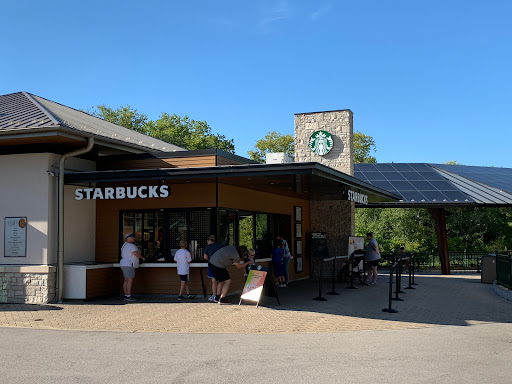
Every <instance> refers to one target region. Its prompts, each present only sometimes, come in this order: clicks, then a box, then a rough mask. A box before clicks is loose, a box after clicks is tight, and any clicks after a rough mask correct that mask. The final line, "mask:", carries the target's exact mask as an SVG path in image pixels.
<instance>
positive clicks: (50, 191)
mask: <svg viewBox="0 0 512 384" xmlns="http://www.w3.org/2000/svg"><path fill="white" fill-rule="evenodd" d="M59 158H60V156H59V155H55V154H49V153H34V154H17V155H4V156H0V180H2V187H1V188H0V264H4V265H52V264H56V263H57V210H58V208H57V199H56V197H57V177H55V176H51V175H50V174H49V173H48V172H49V171H53V170H54V169H55V168H58V163H59ZM66 169H73V170H84V171H85V170H94V169H95V164H94V162H91V161H85V160H81V159H70V160H68V161H67V162H66ZM74 189H75V188H74V187H73V186H66V187H65V195H66V198H65V209H64V211H65V218H64V220H65V258H66V261H83V260H94V249H95V247H94V243H95V232H96V206H95V202H94V201H92V202H91V201H82V202H81V203H83V204H78V203H80V202H78V201H75V200H74ZM17 216H26V217H27V221H28V226H27V244H26V246H27V250H26V257H5V256H4V233H5V232H4V223H5V217H17Z"/></svg>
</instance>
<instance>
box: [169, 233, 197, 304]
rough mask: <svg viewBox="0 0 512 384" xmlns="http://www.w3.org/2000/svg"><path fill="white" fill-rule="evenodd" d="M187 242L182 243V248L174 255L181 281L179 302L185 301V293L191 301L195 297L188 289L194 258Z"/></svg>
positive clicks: (182, 241)
mask: <svg viewBox="0 0 512 384" xmlns="http://www.w3.org/2000/svg"><path fill="white" fill-rule="evenodd" d="M187 245H188V244H187V242H186V240H181V241H180V248H181V249H179V250H177V251H176V254H175V255H174V261H175V262H176V264H178V268H177V269H178V275H179V277H180V280H181V285H180V294H179V296H178V300H180V301H181V300H183V299H184V297H183V291H186V292H187V297H188V298H189V299H193V298H194V297H195V295H191V294H190V291H189V289H188V281H189V274H190V262H191V261H192V256H191V255H190V252H189V251H188V250H187Z"/></svg>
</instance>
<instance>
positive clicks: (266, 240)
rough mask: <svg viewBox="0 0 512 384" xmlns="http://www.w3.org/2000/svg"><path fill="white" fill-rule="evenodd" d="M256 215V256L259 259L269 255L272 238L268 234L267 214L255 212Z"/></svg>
mask: <svg viewBox="0 0 512 384" xmlns="http://www.w3.org/2000/svg"><path fill="white" fill-rule="evenodd" d="M255 217H256V226H255V227H256V233H255V235H256V236H255V237H256V257H257V258H259V259H262V258H267V257H269V256H270V251H271V250H272V239H271V236H270V231H269V226H270V222H269V221H270V220H269V218H270V217H269V215H268V214H266V213H257V214H256V215H255Z"/></svg>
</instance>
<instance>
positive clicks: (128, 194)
mask: <svg viewBox="0 0 512 384" xmlns="http://www.w3.org/2000/svg"><path fill="white" fill-rule="evenodd" d="M169 195H170V191H169V186H168V185H160V186H158V185H150V186H147V185H142V186H140V187H115V188H113V187H106V188H77V189H75V200H84V199H85V200H121V199H126V198H128V199H135V198H137V197H139V198H141V199H148V198H149V199H153V198H164V197H168V196H169Z"/></svg>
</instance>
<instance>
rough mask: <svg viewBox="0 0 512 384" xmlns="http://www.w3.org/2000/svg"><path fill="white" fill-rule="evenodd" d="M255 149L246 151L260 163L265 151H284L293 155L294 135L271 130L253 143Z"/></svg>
mask: <svg viewBox="0 0 512 384" xmlns="http://www.w3.org/2000/svg"><path fill="white" fill-rule="evenodd" d="M254 147H255V149H253V150H250V151H249V152H247V154H248V155H249V157H250V158H251V159H252V160H254V161H258V162H260V163H264V162H265V159H266V154H267V153H276V152H284V153H286V154H288V155H291V156H293V155H294V154H295V144H294V137H293V136H292V135H283V134H281V133H278V132H276V131H271V132H269V133H267V134H266V135H265V137H264V138H263V139H260V140H258V141H257V142H256V144H255V146H254Z"/></svg>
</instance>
